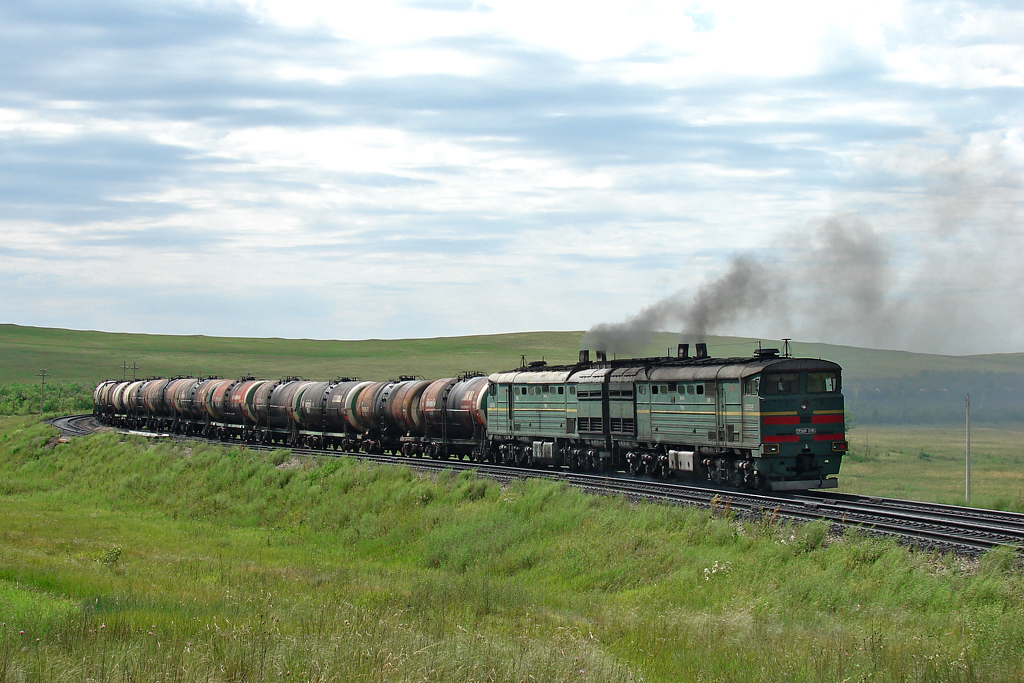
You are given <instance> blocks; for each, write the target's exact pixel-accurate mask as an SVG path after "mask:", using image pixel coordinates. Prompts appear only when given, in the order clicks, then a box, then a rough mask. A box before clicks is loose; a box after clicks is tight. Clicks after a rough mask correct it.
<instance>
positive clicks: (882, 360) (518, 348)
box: [0, 325, 1024, 422]
mask: <svg viewBox="0 0 1024 683" xmlns="http://www.w3.org/2000/svg"><path fill="white" fill-rule="evenodd" d="M582 338H583V333H582V332H522V333H514V334H499V335H478V336H469V337H440V338H435V339H397V340H379V339H370V340H362V341H331V340H312V339H250V338H231V337H205V336H199V335H194V336H173V335H147V334H116V333H109V332H91V331H78V330H62V329H47V328H37V327H23V326H19V325H0V357H2V359H3V362H2V363H0V384H11V383H36V382H38V378H37V377H36V376H35V375H36V372H37V371H38V370H39V369H40V368H46V369H47V371H48V372H49V378H48V380H47V381H48V382H50V383H55V384H58V385H59V384H61V383H69V382H79V383H83V384H86V385H92V384H95V383H96V382H98V381H100V380H102V379H106V378H111V377H113V378H120V377H121V376H122V374H123V373H124V370H123V369H122V364H123V363H127V365H128V367H129V369H128V371H127V373H128V376H129V377H130V376H131V374H132V370H131V366H132V364H135V365H137V368H138V369H137V370H136V374H137V376H139V377H155V376H169V375H195V376H223V377H233V376H241V375H244V374H252V375H255V376H257V377H267V378H276V377H283V376H298V377H305V378H311V379H330V378H334V377H340V376H347V377H359V378H363V379H375V380H376V379H388V378H396V377H398V376H399V375H420V376H423V377H427V378H435V377H444V376H450V375H453V374H456V373H459V372H462V371H467V370H475V371H481V372H494V371H497V370H505V369H509V368H514V367H518V366H519V364H520V359H521V357H523V356H525V357H526V359H527V360H538V359H542V358H543V359H545V360H547V361H548V363H550V364H558V363H572V362H574V361H575V360H576V358H577V357H578V351H579V345H580V341H581V340H582ZM677 341H678V335H675V334H669V333H662V334H658V335H655V338H654V340H653V342H652V344H651V346H650V348H649V349H648V350H647V354H648V355H661V354H665V353H667V352H672V353H674V351H675V345H676V342H677ZM756 341H758V340H755V339H751V338H739V337H710V338H709V339H708V346H709V350H710V352H711V354H712V355H714V356H720V357H725V356H749V355H750V354H751V352H752V350H753V349H754V345H755V343H756ZM762 343H763V344H764V345H765V346H772V347H774V346H779V345H780V344H779V342H778V341H775V340H763V342H762ZM792 350H793V353H794V355H797V356H807V357H814V358H827V359H829V360H833V361H835V362H837V363H839V364H840V365H842V366H843V368H844V372H845V387H846V388H845V393H846V395H847V397H848V405H850V406H851V407H853V406H855V407H856V412H857V413H859V415H858V417H864V418H865V419H867V420H870V421H876V422H877V421H881V422H886V421H895V422H907V421H909V422H921V421H925V422H928V421H932V422H941V421H944V420H947V419H950V417H951V416H952V415H954V414H959V412H958V411H960V410H962V399H963V395H964V393H966V392H968V391H969V392H971V394H972V396H979V397H982V410H985V408H984V406H985V405H986V401H987V404H988V406H989V408H990V409H995V408H1000V409H1003V408H1007V407H1010V408H1012V409H1011V410H1010V412H1009V413H1006V411H1005V410H1003V411H1002V412H1000V413H999V414H996V413H992V414H991V415H990V416H989V417H988V418H986V417H985V416H984V414H979V418H980V419H990V420H997V421H1005V420H1024V353H1013V354H987V355H974V356H941V355H935V354H924V353H910V352H906V351H890V350H880V349H863V348H856V347H850V346H838V345H832V344H814V343H804V342H793V344H792Z"/></svg>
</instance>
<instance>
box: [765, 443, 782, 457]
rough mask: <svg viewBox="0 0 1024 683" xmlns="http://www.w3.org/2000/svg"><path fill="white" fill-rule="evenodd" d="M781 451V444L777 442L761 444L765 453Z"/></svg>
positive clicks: (772, 453)
mask: <svg viewBox="0 0 1024 683" xmlns="http://www.w3.org/2000/svg"><path fill="white" fill-rule="evenodd" d="M778 452H779V444H777V443H763V444H761V453H763V454H764V455H776V454H777V453H778Z"/></svg>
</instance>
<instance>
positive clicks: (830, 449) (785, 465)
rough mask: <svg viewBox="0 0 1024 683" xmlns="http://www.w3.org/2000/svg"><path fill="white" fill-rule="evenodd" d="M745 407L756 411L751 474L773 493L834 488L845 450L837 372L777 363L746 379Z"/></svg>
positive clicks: (825, 366) (818, 364)
mask: <svg viewBox="0 0 1024 683" xmlns="http://www.w3.org/2000/svg"><path fill="white" fill-rule="evenodd" d="M744 386H745V391H744V394H745V396H744V404H745V405H744V408H745V409H746V410H749V411H751V412H753V411H757V412H759V427H760V435H761V438H760V441H761V445H760V449H759V452H758V453H757V454H756V455H755V457H754V460H755V465H754V468H755V471H756V472H757V473H758V475H760V477H759V478H760V479H761V480H762V481H767V482H770V484H769V486H770V488H772V489H774V490H789V489H804V488H834V487H836V486H837V485H838V481H837V480H836V479H834V478H829V477H831V476H832V475H836V474H838V473H839V466H840V463H841V462H842V456H843V453H845V452H846V450H847V442H846V429H845V414H844V407H843V395H842V391H841V389H842V387H841V370H840V368H839V366H838V365H836V364H835V363H831V362H828V361H820V360H812V359H780V360H779V361H777V362H774V363H770V364H767V365H765V367H764V368H762V369H761V372H760V373H758V374H756V375H753V376H749V377H746V378H744Z"/></svg>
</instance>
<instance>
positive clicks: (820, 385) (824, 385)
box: [807, 372, 839, 394]
mask: <svg viewBox="0 0 1024 683" xmlns="http://www.w3.org/2000/svg"><path fill="white" fill-rule="evenodd" d="M832 391H839V376H838V374H837V373H835V372H808V373H807V393H808V394H824V393H828V392H832Z"/></svg>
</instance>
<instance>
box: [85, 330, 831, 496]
mask: <svg viewBox="0 0 1024 683" xmlns="http://www.w3.org/2000/svg"><path fill="white" fill-rule="evenodd" d="M695 351H696V353H695V355H694V356H692V357H691V356H690V354H689V345H687V344H680V345H679V349H678V352H677V355H676V356H675V357H660V358H641V359H612V360H609V359H608V358H607V356H606V354H604V353H603V352H601V351H598V352H596V357H595V358H594V359H593V360H591V358H590V354H589V352H588V351H581V352H580V358H579V362H577V363H575V364H573V365H564V366H548V365H546V364H545V363H543V362H536V363H531V364H529V365H527V364H525V363H524V367H520V368H518V369H516V370H511V371H508V372H500V373H495V374H492V375H490V376H488V377H484V376H482V375H461V376H459V377H451V378H444V379H439V380H433V381H431V380H422V379H415V378H408V377H403V378H401V379H399V380H394V381H389V382H360V381H357V380H336V381H334V382H310V381H303V380H297V379H289V380H279V381H273V380H256V379H253V378H242V379H237V380H228V379H200V378H175V379H152V380H142V381H132V382H118V381H107V382H103V383H101V384H100V385H99V386H97V388H96V392H95V395H94V399H95V406H96V407H95V412H96V415H97V417H98V418H99V419H100V420H101V421H103V422H106V423H108V424H114V425H119V426H125V427H133V428H144V429H151V430H161V431H170V432H176V433H188V434H202V435H205V436H210V437H214V438H222V439H229V440H241V441H245V442H253V443H282V444H284V445H308V446H315V447H326V448H334V449H344V450H360V451H364V452H389V453H395V454H401V455H406V456H430V457H438V458H447V457H456V458H470V459H471V460H474V461H478V462H491V463H502V464H507V465H516V466H521V467H550V468H561V467H568V468H570V469H572V470H579V471H594V472H612V471H620V470H622V471H629V472H631V473H633V474H649V475H652V476H656V477H669V476H676V475H678V476H685V477H689V478H696V479H705V480H711V481H714V482H717V483H721V484H729V485H732V486H736V487H740V488H752V489H773V490H788V489H806V488H831V487H835V486H836V485H837V480H836V479H835V478H834V475H836V474H837V473H838V472H839V466H840V463H841V461H842V456H843V454H844V453H845V452H846V450H847V442H846V437H845V426H844V425H845V419H844V406H843V395H842V393H841V369H840V367H839V366H838V365H837V364H835V363H832V362H830V361H824V360H817V359H809V358H791V357H788V354H787V355H780V354H779V352H778V351H777V350H776V349H759V350H758V351H757V352H755V354H754V355H753V356H752V357H750V358H712V357H710V356H709V355H708V353H707V346H706V345H705V344H697V345H696V349H695Z"/></svg>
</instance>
